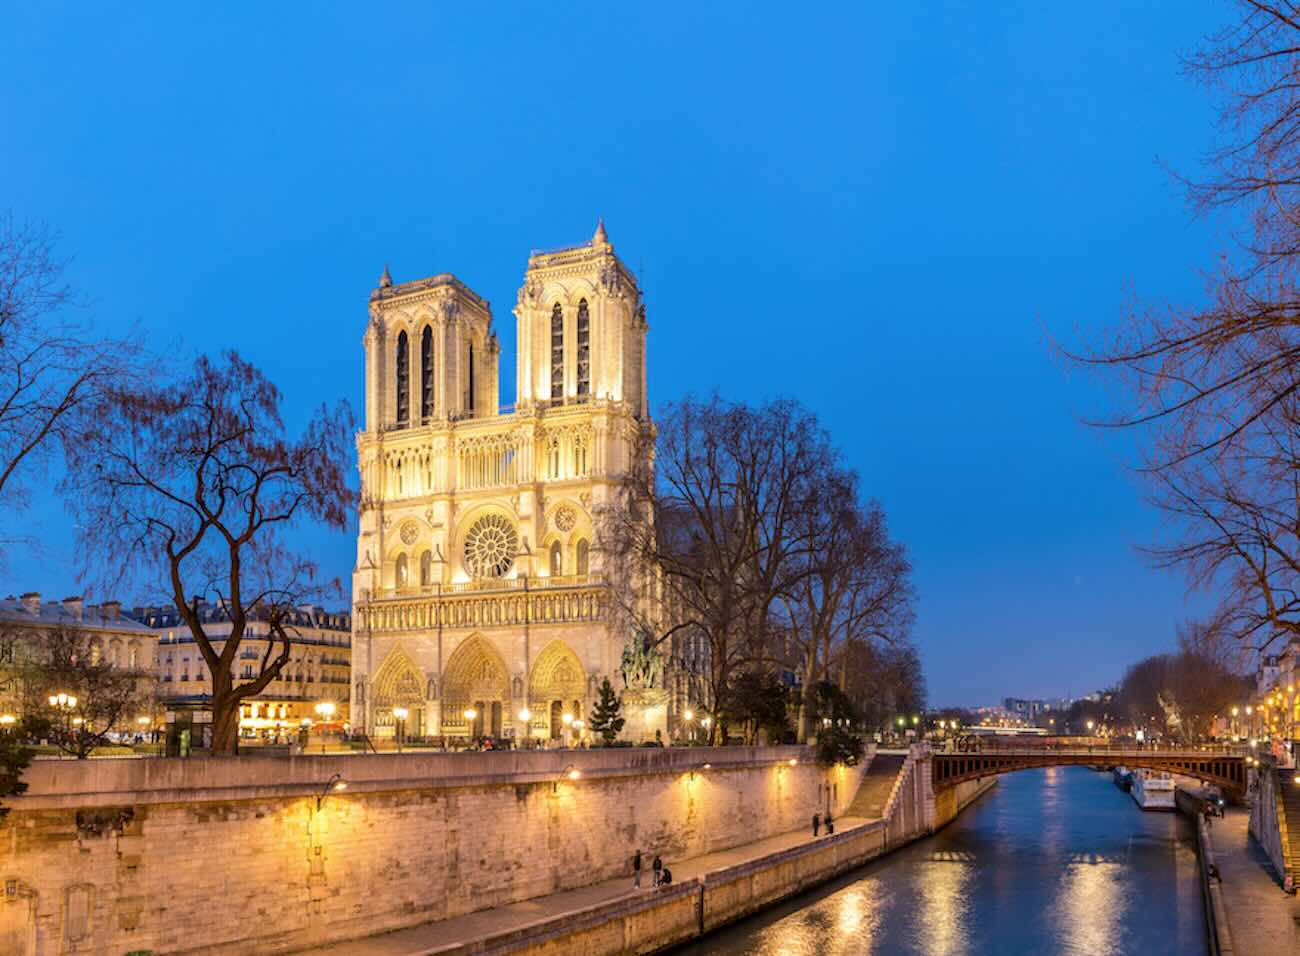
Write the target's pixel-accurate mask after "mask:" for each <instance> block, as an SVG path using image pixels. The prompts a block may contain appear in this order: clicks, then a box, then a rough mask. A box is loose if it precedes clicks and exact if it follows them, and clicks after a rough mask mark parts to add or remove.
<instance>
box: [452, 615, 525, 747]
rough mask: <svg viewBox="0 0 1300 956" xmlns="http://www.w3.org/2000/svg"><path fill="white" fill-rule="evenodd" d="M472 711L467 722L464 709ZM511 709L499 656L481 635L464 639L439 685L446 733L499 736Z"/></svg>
mask: <svg viewBox="0 0 1300 956" xmlns="http://www.w3.org/2000/svg"><path fill="white" fill-rule="evenodd" d="M469 709H473V711H474V713H475V716H474V719H473V721H470V720H469V719H468V718H467V717H466V716H465V712H466V710H469ZM509 710H510V676H509V674H508V672H507V671H506V664H505V661H503V660H502V659H501V655H500V654H498V653H497V650H496V648H494V647H493V646H492V645H491V644H490V643H489V642H488V641H487V640H486V639H485V638H484V637H483V636H482V635H481V634H474V635H471V636H470V637H468V638H466V639H465V640H464V641H463V642H462V643H461V645H460V646H459V647H457V648H456V651H455V653H453V654H452V655H451V659H450V660H449V661H447V668H446V670H445V671H444V676H443V682H442V726H443V729H444V731H445V732H446V733H449V734H464V735H466V736H469V737H480V736H482V735H484V734H492V735H500V733H501V728H502V724H503V723H504V721H505V719H506V718H507V716H508V714H509Z"/></svg>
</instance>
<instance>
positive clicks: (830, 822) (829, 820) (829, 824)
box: [826, 810, 835, 836]
mask: <svg viewBox="0 0 1300 956" xmlns="http://www.w3.org/2000/svg"><path fill="white" fill-rule="evenodd" d="M834 832H835V818H834V817H832V816H831V813H830V811H829V810H827V811H826V835H827V836H830V835H831V834H832V833H834Z"/></svg>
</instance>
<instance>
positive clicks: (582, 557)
mask: <svg viewBox="0 0 1300 956" xmlns="http://www.w3.org/2000/svg"><path fill="white" fill-rule="evenodd" d="M577 558H578V561H577V564H578V567H577V573H578V574H587V573H589V570H590V567H591V545H589V544H588V543H587V542H586V540H585V539H584V540H582V541H579V542H578V548H577Z"/></svg>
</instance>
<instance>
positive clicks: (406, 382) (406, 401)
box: [397, 331, 411, 425]
mask: <svg viewBox="0 0 1300 956" xmlns="http://www.w3.org/2000/svg"><path fill="white" fill-rule="evenodd" d="M410 420H411V346H410V343H409V342H408V341H407V338H406V332H405V331H403V332H401V333H400V334H399V335H398V336H397V424H399V425H405V424H407V423H409V422H410Z"/></svg>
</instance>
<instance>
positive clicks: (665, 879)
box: [659, 866, 673, 886]
mask: <svg viewBox="0 0 1300 956" xmlns="http://www.w3.org/2000/svg"><path fill="white" fill-rule="evenodd" d="M672 881H673V871H672V870H670V869H668V867H666V866H665V867H664V872H663V876H661V877H660V878H659V885H660V886H667V885H668V884H669V883H671V882H672Z"/></svg>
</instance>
